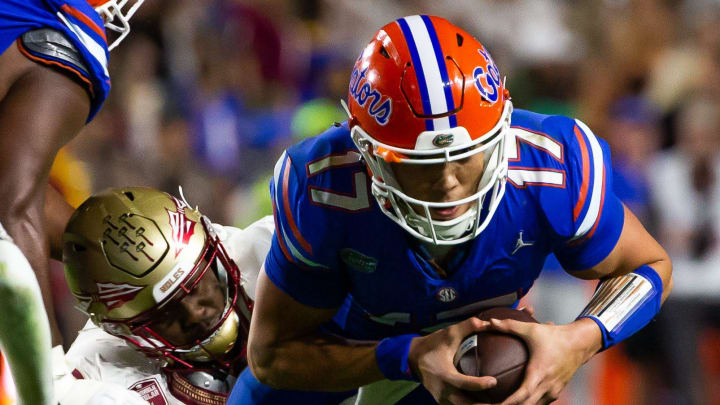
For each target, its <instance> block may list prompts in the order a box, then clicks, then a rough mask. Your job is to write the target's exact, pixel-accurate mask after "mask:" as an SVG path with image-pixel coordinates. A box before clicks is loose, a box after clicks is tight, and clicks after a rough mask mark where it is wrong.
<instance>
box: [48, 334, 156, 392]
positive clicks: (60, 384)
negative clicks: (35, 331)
mask: <svg viewBox="0 0 720 405" xmlns="http://www.w3.org/2000/svg"><path fill="white" fill-rule="evenodd" d="M52 360H53V380H54V382H55V401H56V402H57V403H59V404H60V405H147V404H148V402H147V401H145V400H143V399H142V397H141V396H140V394H138V393H137V392H135V391H132V390H129V389H127V388H125V387H123V386H121V385H118V384H113V383H109V382H104V381H98V380H85V379H77V378H75V377H74V376H73V375H72V373H71V372H70V369H69V367H68V365H67V363H66V362H65V353H64V351H63V348H62V346H55V347H53V350H52Z"/></svg>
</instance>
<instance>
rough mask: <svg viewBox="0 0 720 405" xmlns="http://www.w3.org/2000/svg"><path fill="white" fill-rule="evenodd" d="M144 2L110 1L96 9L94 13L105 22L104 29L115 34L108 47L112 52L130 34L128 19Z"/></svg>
mask: <svg viewBox="0 0 720 405" xmlns="http://www.w3.org/2000/svg"><path fill="white" fill-rule="evenodd" d="M144 1H145V0H110V1H107V2H105V3H103V4H101V5H99V6H97V7H95V11H96V12H97V13H98V14H99V15H100V17H102V19H103V21H105V28H107V29H108V30H110V31H113V32H115V33H117V35H118V36H117V37H116V38H115V39H113V41H112V42H111V43H110V44H109V45H108V51H112V50H113V49H114V48H115V47H116V46H118V45H119V44H120V42H122V41H123V40H124V39H125V37H126V36H127V35H128V34H129V33H130V19H131V18H132V16H133V15H134V14H135V12H137V10H138V8H140V6H141V5H142V4H143V2H144Z"/></svg>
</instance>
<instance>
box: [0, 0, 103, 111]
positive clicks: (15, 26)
mask: <svg viewBox="0 0 720 405" xmlns="http://www.w3.org/2000/svg"><path fill="white" fill-rule="evenodd" d="M42 27H48V28H53V29H55V30H58V31H60V32H62V33H64V34H65V36H66V37H67V38H68V39H69V40H70V41H72V43H73V44H74V45H75V47H76V48H77V49H78V50H79V52H80V53H81V55H82V57H83V61H84V63H85V65H86V67H87V70H86V69H83V68H81V67H79V66H75V65H73V64H72V63H70V62H68V61H66V60H63V59H56V58H52V57H50V56H47V55H41V54H37V53H33V52H32V51H30V50H27V49H24V48H23V49H22V51H23V53H25V55H26V56H28V57H29V58H30V59H33V60H36V61H38V62H40V63H44V64H49V65H55V66H58V65H59V66H60V68H62V69H66V70H69V71H70V72H72V74H74V75H76V76H77V77H78V78H79V79H80V80H82V81H83V82H85V83H86V84H87V89H88V91H89V92H90V95H91V107H90V114H89V115H88V122H89V121H90V120H92V118H93V117H94V116H95V114H97V112H98V111H99V110H100V107H102V104H103V103H104V102H105V99H106V98H107V95H108V93H109V92H110V74H109V73H108V59H109V54H108V49H107V40H106V38H105V28H104V26H103V21H102V19H101V18H100V16H99V15H98V14H97V13H96V12H95V10H94V9H93V8H92V7H91V6H90V4H88V2H87V1H85V0H3V1H2V5H1V6H0V52H5V50H6V49H7V48H8V47H9V46H11V44H12V43H13V42H14V41H16V40H17V39H18V38H19V37H20V36H21V35H22V34H24V33H25V32H27V31H30V30H34V29H38V28H42Z"/></svg>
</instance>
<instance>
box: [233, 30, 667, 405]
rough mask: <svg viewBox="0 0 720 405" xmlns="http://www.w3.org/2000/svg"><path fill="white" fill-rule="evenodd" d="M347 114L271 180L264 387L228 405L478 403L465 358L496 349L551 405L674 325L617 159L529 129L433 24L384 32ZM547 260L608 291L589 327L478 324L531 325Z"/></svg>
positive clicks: (258, 316) (563, 131) (650, 242)
mask: <svg viewBox="0 0 720 405" xmlns="http://www.w3.org/2000/svg"><path fill="white" fill-rule="evenodd" d="M347 110H348V115H349V120H348V121H347V122H346V123H343V124H338V125H336V126H335V127H333V128H330V129H329V130H328V131H326V132H325V133H323V134H321V135H319V136H317V137H314V138H310V139H308V140H306V141H303V142H301V143H299V144H297V145H295V146H293V147H291V148H289V149H288V150H287V151H286V152H285V153H284V154H283V155H282V156H281V158H280V160H279V161H278V163H277V164H276V166H275V175H274V179H273V180H272V182H271V185H270V190H271V194H272V199H273V203H274V210H275V221H276V231H275V236H274V240H273V245H272V248H271V250H270V252H269V254H268V256H267V258H266V262H265V265H264V272H263V274H261V276H260V278H259V280H258V286H257V291H258V293H257V301H256V305H255V308H254V314H253V319H252V323H251V328H250V337H249V346H248V357H249V364H250V369H251V370H246V371H245V372H244V373H243V374H242V375H241V377H240V379H239V380H238V383H237V385H236V387H235V390H234V392H233V394H232V395H231V398H230V400H229V403H231V404H275V403H295V404H298V403H308V404H331V403H338V402H340V401H343V400H345V398H347V397H348V396H350V395H353V394H354V393H355V391H356V390H357V389H358V387H362V388H361V389H360V392H359V394H358V396H357V402H358V403H407V404H422V403H434V402H439V403H441V404H446V403H453V404H469V403H474V402H473V401H472V399H471V398H470V397H469V395H468V391H478V390H483V389H487V388H489V387H492V386H494V385H495V384H496V380H495V379H494V378H493V377H490V376H482V377H471V376H465V375H462V374H460V373H458V372H457V370H456V369H455V367H454V364H453V356H454V354H455V353H456V351H457V349H458V346H459V344H460V343H461V341H462V340H463V339H464V338H465V337H466V336H467V335H469V334H470V333H472V332H475V331H481V330H488V329H494V330H500V331H503V332H509V333H513V334H516V335H519V336H520V337H522V338H523V339H524V340H525V341H526V342H527V344H528V346H529V349H530V353H531V357H530V361H529V364H528V366H527V372H526V375H525V378H524V381H523V383H522V385H521V387H520V388H519V389H518V390H517V391H516V392H515V393H513V394H512V395H511V396H510V397H509V398H508V399H507V400H506V402H505V403H508V404H511V403H512V404H516V403H521V404H536V403H548V402H551V401H553V400H554V399H556V398H557V397H558V395H559V394H560V392H561V390H562V389H563V388H564V386H565V385H566V384H567V382H568V381H569V380H570V378H571V377H572V375H573V374H574V373H575V371H576V370H577V369H578V368H579V367H580V366H581V365H582V364H583V363H585V362H586V361H588V360H589V359H590V358H591V357H592V356H593V355H595V354H596V353H598V352H599V351H601V350H605V349H607V348H609V347H611V346H612V345H614V344H617V343H618V342H620V341H622V340H623V339H625V338H627V337H629V336H630V335H632V334H633V333H634V332H636V331H637V330H639V329H641V328H642V327H643V326H644V325H646V324H647V323H648V322H649V321H650V320H651V319H652V318H653V317H654V316H655V315H656V314H657V312H658V311H659V309H660V305H661V303H662V301H663V300H664V299H665V298H666V297H667V295H668V293H669V292H670V289H671V285H672V284H671V277H670V276H671V269H672V267H671V263H670V260H669V258H668V256H667V254H666V253H665V251H664V250H663V248H662V247H661V246H660V245H659V244H658V243H657V242H656V241H655V240H654V239H653V238H652V237H651V236H650V235H649V234H648V233H647V232H646V230H645V229H644V228H643V226H642V225H641V224H640V222H639V221H638V220H637V219H636V218H635V216H634V215H633V214H632V213H631V212H630V211H629V210H628V209H627V208H626V207H624V206H623V205H622V203H621V202H620V201H619V199H618V198H617V197H616V196H615V195H614V194H613V191H612V184H611V181H612V173H611V171H610V170H611V164H610V151H609V149H608V146H607V144H606V143H605V142H604V141H602V140H601V139H599V138H597V137H596V136H595V135H594V134H593V133H592V131H590V129H589V128H588V127H587V126H586V125H585V124H584V123H582V122H581V121H579V120H575V119H571V118H567V117H562V116H547V115H541V114H536V113H532V112H530V111H523V110H513V106H512V102H511V100H510V97H509V92H508V90H507V89H506V88H505V84H504V80H503V78H502V76H501V75H500V72H499V70H498V68H497V66H496V65H495V63H494V62H493V59H492V58H491V56H490V54H489V53H488V51H487V50H486V49H485V48H484V47H483V46H482V45H481V44H480V43H479V42H478V41H477V40H476V39H474V38H473V37H472V36H471V35H470V34H468V33H467V32H465V31H463V30H462V29H460V28H458V27H456V26H454V25H452V24H451V23H449V22H448V21H446V20H444V19H442V18H437V17H429V16H410V17H405V18H401V19H399V20H397V21H393V22H391V23H389V24H388V25H386V26H384V27H382V28H381V29H380V30H379V31H378V32H377V33H376V35H375V36H374V38H373V40H372V41H371V42H370V44H369V45H368V46H367V47H366V48H365V49H364V50H363V52H362V54H361V55H360V57H359V58H358V60H357V62H356V64H355V67H354V69H353V71H352V75H351V76H350V83H349V94H348V100H347ZM371 194H372V196H371ZM551 253H554V254H555V255H556V256H557V258H558V259H559V260H560V262H561V263H562V264H563V266H564V268H565V269H566V270H567V271H568V272H569V273H570V274H572V275H574V276H576V277H578V278H582V279H588V280H599V282H598V286H597V291H596V294H595V295H594V297H593V298H592V299H591V301H590V302H589V303H588V305H587V307H586V308H585V309H582V308H578V318H577V320H575V321H574V322H572V323H570V324H567V325H550V324H530V323H520V322H516V321H512V320H503V321H497V320H493V321H491V322H483V321H480V320H479V319H477V318H475V317H474V315H476V314H477V313H478V312H480V311H481V310H483V309H485V308H488V307H492V306H516V305H517V303H518V300H519V299H520V298H522V297H523V296H524V295H525V294H526V293H527V292H528V291H529V290H530V288H531V287H532V285H533V282H534V280H535V279H536V278H537V277H538V276H539V274H540V271H541V269H542V266H543V262H544V260H545V258H546V257H547V256H548V255H549V254H551ZM388 380H399V381H397V382H394V381H388Z"/></svg>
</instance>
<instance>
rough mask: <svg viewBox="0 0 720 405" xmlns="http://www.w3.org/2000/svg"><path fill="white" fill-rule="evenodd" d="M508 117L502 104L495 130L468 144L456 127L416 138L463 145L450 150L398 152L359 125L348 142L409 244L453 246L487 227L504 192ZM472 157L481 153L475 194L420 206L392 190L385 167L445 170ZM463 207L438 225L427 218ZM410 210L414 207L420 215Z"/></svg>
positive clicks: (390, 175)
mask: <svg viewBox="0 0 720 405" xmlns="http://www.w3.org/2000/svg"><path fill="white" fill-rule="evenodd" d="M511 113H512V103H511V102H510V101H509V100H507V101H506V102H505V106H504V109H503V112H502V115H501V116H500V119H499V120H498V122H497V123H496V124H495V126H494V127H493V128H492V129H491V130H490V131H488V132H487V133H485V134H484V135H482V136H480V137H478V138H476V139H474V140H472V139H471V138H470V135H469V134H468V132H467V130H466V129H465V128H463V127H460V126H458V127H455V128H451V129H443V130H438V131H425V132H423V133H421V134H420V135H419V137H418V138H419V139H421V138H422V139H426V140H432V139H437V137H439V136H448V135H450V136H452V137H454V138H455V139H456V140H458V139H465V140H466V141H465V142H453V145H452V146H450V147H446V148H437V147H432V146H429V147H427V146H426V147H425V148H422V149H404V148H398V147H394V146H391V145H387V144H383V143H381V142H379V141H377V140H376V139H374V138H373V137H372V136H370V135H369V134H368V133H367V132H366V131H365V130H364V129H363V128H362V127H361V126H360V125H353V126H352V129H351V136H352V139H353V141H354V143H355V145H356V147H357V148H358V149H359V151H360V153H361V154H362V155H363V157H364V159H365V161H366V162H367V165H368V168H369V170H370V171H371V172H372V186H371V190H372V194H373V195H374V196H375V199H376V200H377V202H378V205H379V206H380V209H381V210H382V212H383V213H384V214H385V215H387V216H388V217H389V218H390V219H391V220H393V221H394V222H395V223H397V224H398V225H400V226H401V227H402V228H403V229H405V230H406V231H407V232H409V233H410V234H411V235H412V236H414V237H415V238H418V239H420V240H422V241H424V242H428V243H433V244H436V245H456V244H460V243H463V242H466V241H469V240H471V239H473V238H475V237H476V236H477V235H479V234H480V233H481V232H482V231H483V230H484V229H485V228H486V227H487V226H488V224H489V223H490V219H491V218H492V216H493V214H494V212H495V210H496V209H497V207H498V205H499V203H500V200H501V199H502V196H503V194H504V192H505V181H506V174H507V165H508V161H507V153H506V151H505V148H506V144H507V137H508V136H509V133H510V131H509V128H510V114H511ZM348 114H349V112H348ZM426 143H429V142H426ZM478 153H484V160H485V167H484V169H483V174H482V176H481V178H480V181H479V183H478V187H477V190H476V192H475V193H474V194H472V195H470V196H468V197H465V198H463V199H460V200H456V201H450V202H431V201H423V200H419V199H416V198H413V197H411V196H409V195H407V194H406V193H405V192H404V191H403V190H402V187H401V186H400V185H399V184H398V182H397V180H396V178H395V175H394V173H393V170H392V167H391V163H397V164H412V165H431V164H446V163H449V162H453V161H458V160H461V159H465V158H468V157H470V156H473V155H476V154H478ZM468 203H471V204H472V205H471V206H470V208H469V209H468V210H467V211H466V212H465V213H463V214H461V215H460V216H458V217H457V218H453V219H451V220H445V221H441V220H436V219H433V218H432V217H431V214H430V209H432V208H451V207H456V206H461V205H464V204H468ZM413 207H418V208H419V211H420V213H418V212H417V211H416V210H415V209H414V208H413Z"/></svg>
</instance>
